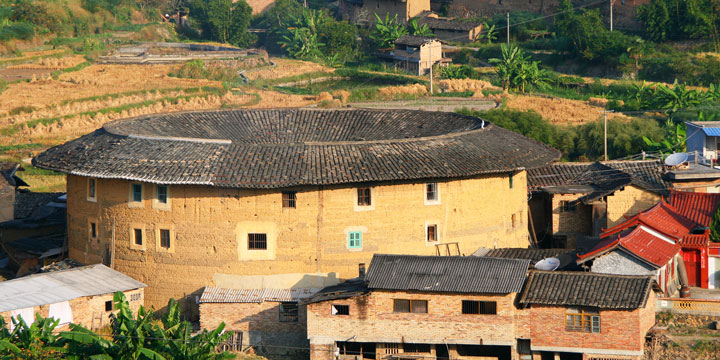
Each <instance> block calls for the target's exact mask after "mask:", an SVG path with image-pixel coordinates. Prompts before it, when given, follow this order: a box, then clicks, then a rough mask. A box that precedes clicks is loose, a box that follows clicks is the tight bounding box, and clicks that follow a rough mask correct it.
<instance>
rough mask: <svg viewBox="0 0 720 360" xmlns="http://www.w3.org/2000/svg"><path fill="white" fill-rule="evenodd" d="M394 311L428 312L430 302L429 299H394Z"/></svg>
mask: <svg viewBox="0 0 720 360" xmlns="http://www.w3.org/2000/svg"><path fill="white" fill-rule="evenodd" d="M393 312H396V313H419V314H427V312H428V302H427V300H404V299H394V300H393Z"/></svg>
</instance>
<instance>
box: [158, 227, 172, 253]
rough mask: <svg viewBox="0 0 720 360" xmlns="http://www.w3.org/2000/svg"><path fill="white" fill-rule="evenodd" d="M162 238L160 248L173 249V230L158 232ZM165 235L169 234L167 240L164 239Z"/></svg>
mask: <svg viewBox="0 0 720 360" xmlns="http://www.w3.org/2000/svg"><path fill="white" fill-rule="evenodd" d="M158 233H159V236H160V247H161V248H163V249H165V250H170V248H172V230H171V229H160V231H159V232H158ZM163 234H167V239H164V238H163ZM165 240H167V246H165V245H166V244H165Z"/></svg>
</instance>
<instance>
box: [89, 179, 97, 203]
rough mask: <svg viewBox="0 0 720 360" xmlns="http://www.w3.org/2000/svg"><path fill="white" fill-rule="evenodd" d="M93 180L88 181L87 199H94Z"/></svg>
mask: <svg viewBox="0 0 720 360" xmlns="http://www.w3.org/2000/svg"><path fill="white" fill-rule="evenodd" d="M95 186H96V184H95V179H88V198H90V199H95Z"/></svg>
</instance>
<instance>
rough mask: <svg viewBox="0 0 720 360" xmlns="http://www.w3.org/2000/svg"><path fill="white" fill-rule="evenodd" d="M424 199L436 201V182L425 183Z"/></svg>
mask: <svg viewBox="0 0 720 360" xmlns="http://www.w3.org/2000/svg"><path fill="white" fill-rule="evenodd" d="M425 199H426V200H428V201H437V199H438V185H437V183H427V184H426V185H425Z"/></svg>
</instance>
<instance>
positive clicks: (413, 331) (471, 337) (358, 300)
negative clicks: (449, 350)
mask: <svg viewBox="0 0 720 360" xmlns="http://www.w3.org/2000/svg"><path fill="white" fill-rule="evenodd" d="M514 298H515V294H514V293H512V294H507V295H475V294H468V295H463V294H446V293H426V292H399V291H398V292H392V291H373V292H372V293H370V294H368V295H365V296H357V297H353V298H350V299H342V300H332V301H325V302H320V303H314V304H309V305H308V310H307V312H308V315H307V317H308V321H307V324H308V329H307V333H308V337H309V338H310V342H311V343H318V342H321V341H323V340H324V341H325V342H326V343H327V342H328V341H344V340H346V339H349V338H353V341H356V342H380V343H383V342H388V343H403V342H405V343H426V344H437V343H440V344H442V343H449V344H454V343H457V344H484V345H511V346H514V343H515V339H516V338H518V337H523V336H527V334H520V333H518V331H519V330H520V331H522V330H523V328H522V327H516V319H515V317H516V308H515V306H514V305H513V300H514ZM393 299H409V300H428V312H427V313H426V314H416V313H395V312H393ZM462 300H479V301H496V302H497V315H464V314H462ZM333 304H338V305H348V306H349V309H350V315H331V305H333Z"/></svg>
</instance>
